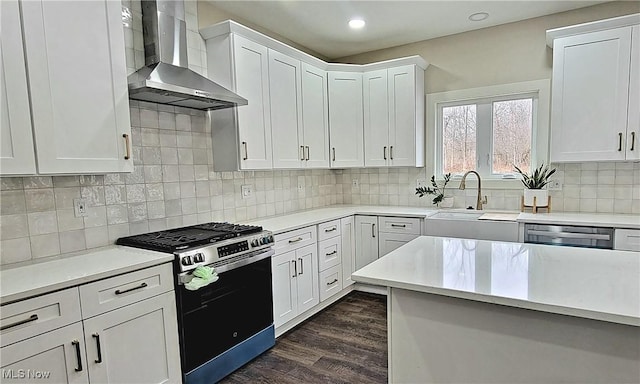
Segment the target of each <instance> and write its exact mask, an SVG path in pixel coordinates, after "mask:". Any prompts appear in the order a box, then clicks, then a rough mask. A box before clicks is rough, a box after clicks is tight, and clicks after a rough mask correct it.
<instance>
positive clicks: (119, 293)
mask: <svg viewBox="0 0 640 384" xmlns="http://www.w3.org/2000/svg"><path fill="white" fill-rule="evenodd" d="M146 287H147V283H142V284H140V285H138V286H137V287H133V288H129V289H125V290H124V291H121V290H119V289H116V292H115V293H116V295H122V294H125V293H127V292H131V291H135V290H136V289H142V288H146Z"/></svg>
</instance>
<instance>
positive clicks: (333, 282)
mask: <svg viewBox="0 0 640 384" xmlns="http://www.w3.org/2000/svg"><path fill="white" fill-rule="evenodd" d="M337 282H338V279H333V281H332V282H330V283H327V286H331V285H333V284H335V283H337Z"/></svg>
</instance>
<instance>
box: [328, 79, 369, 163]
mask: <svg viewBox="0 0 640 384" xmlns="http://www.w3.org/2000/svg"><path fill="white" fill-rule="evenodd" d="M362 108H363V106H362V73H355V72H337V71H332V72H329V137H330V140H331V153H330V156H331V167H332V168H355V167H363V166H364V141H363V135H364V127H363V116H362Z"/></svg>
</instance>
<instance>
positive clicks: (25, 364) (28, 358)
mask: <svg viewBox="0 0 640 384" xmlns="http://www.w3.org/2000/svg"><path fill="white" fill-rule="evenodd" d="M122 343H123V344H124V345H128V344H129V341H128V340H123V341H122ZM0 353H1V354H2V369H1V372H2V382H3V383H6V384H9V383H36V382H37V383H56V384H60V383H70V384H80V383H88V382H89V376H88V374H87V371H88V367H87V364H88V362H87V358H86V354H85V345H84V336H83V332H82V323H81V322H77V323H74V324H71V325H67V326H66V327H62V328H58V329H56V330H53V331H50V332H47V333H43V334H41V335H39V336H36V337H32V338H29V339H26V340H24V341H20V342H18V343H15V344H11V345H8V346H6V347H3V348H2V349H1V350H0ZM127 356H130V355H127Z"/></svg>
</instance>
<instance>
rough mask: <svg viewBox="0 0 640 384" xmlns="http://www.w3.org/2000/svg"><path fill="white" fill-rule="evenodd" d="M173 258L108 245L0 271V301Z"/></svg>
mask: <svg viewBox="0 0 640 384" xmlns="http://www.w3.org/2000/svg"><path fill="white" fill-rule="evenodd" d="M171 261H173V255H172V254H168V253H160V252H154V251H146V250H142V249H137V248H130V247H122V246H116V245H114V246H109V247H103V248H96V249H93V250H87V251H83V252H79V253H77V254H75V255H70V256H65V257H63V258H59V259H52V260H48V261H44V262H39V263H31V264H27V265H21V266H17V267H11V268H6V269H2V270H0V303H2V304H6V303H9V302H12V301H16V300H22V299H26V298H28V297H31V296H36V295H41V294H44V293H48V292H52V291H56V290H60V289H64V288H68V287H73V286H75V285H80V284H84V283H88V282H90V281H95V280H99V279H103V278H106V277H111V276H115V275H119V274H122V273H127V272H131V271H135V270H138V269H143V268H148V267H151V266H154V265H158V264H163V263H167V262H171Z"/></svg>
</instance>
